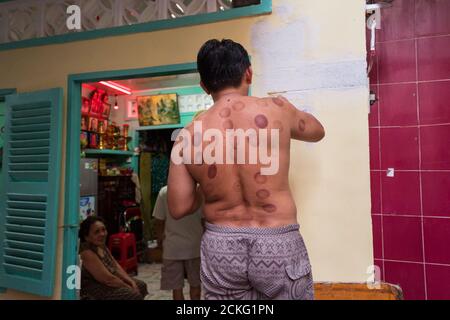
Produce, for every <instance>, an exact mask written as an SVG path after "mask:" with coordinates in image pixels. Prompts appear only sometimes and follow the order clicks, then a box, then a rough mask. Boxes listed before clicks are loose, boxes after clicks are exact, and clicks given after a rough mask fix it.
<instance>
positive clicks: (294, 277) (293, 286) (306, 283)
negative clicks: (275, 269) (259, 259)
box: [285, 259, 314, 300]
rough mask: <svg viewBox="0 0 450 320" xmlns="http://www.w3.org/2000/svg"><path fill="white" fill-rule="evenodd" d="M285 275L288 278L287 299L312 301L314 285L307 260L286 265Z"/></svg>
mask: <svg viewBox="0 0 450 320" xmlns="http://www.w3.org/2000/svg"><path fill="white" fill-rule="evenodd" d="M285 269H286V273H287V275H288V277H289V278H290V280H291V281H290V288H289V299H292V300H313V299H314V284H313V279H312V273H311V264H310V263H309V261H308V260H307V259H305V260H302V261H296V262H293V263H291V264H288V265H286V267H285Z"/></svg>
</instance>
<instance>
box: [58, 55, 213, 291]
mask: <svg viewBox="0 0 450 320" xmlns="http://www.w3.org/2000/svg"><path fill="white" fill-rule="evenodd" d="M199 82H200V80H199V75H198V74H197V70H196V65H195V63H189V64H180V65H169V66H160V67H152V68H145V69H133V70H120V71H108V72H95V73H88V74H79V75H70V76H69V83H68V117H67V130H68V131H67V153H66V155H67V158H66V184H65V188H66V189H65V190H66V191H65V193H66V199H65V223H64V225H65V230H64V253H63V281H62V298H63V299H78V298H79V289H80V288H79V286H78V287H75V288H74V287H73V286H70V281H71V275H72V274H71V273H70V272H68V270H78V271H80V270H79V268H78V269H77V268H73V266H79V256H78V249H79V239H78V231H79V226H80V222H81V221H83V220H84V219H86V218H87V217H88V216H91V215H97V216H100V217H102V218H103V220H104V221H105V226H106V229H107V232H108V236H107V237H106V238H105V245H106V246H107V248H109V249H110V251H111V253H112V255H113V256H114V257H115V259H116V260H117V261H120V265H121V266H122V267H123V269H124V270H125V271H126V272H127V273H129V274H130V275H137V276H138V277H139V276H140V274H141V276H144V275H143V274H142V272H140V270H139V269H140V268H139V266H144V264H145V263H147V262H158V260H159V259H161V253H160V252H158V248H157V243H156V230H155V221H154V219H153V218H152V211H153V206H154V203H155V200H156V196H157V194H158V191H159V190H160V189H161V188H162V187H163V186H164V185H165V184H166V182H167V174H168V164H169V158H170V151H171V148H172V145H173V141H171V137H172V133H173V131H174V130H176V129H179V128H182V127H184V126H185V125H186V124H187V123H189V122H190V121H191V120H192V118H193V116H194V114H195V113H196V112H197V111H200V110H205V109H207V108H208V107H209V106H211V105H212V99H211V98H210V97H209V96H208V95H206V94H205V93H204V92H203V90H202V89H201V87H200V85H199ZM149 159H150V160H149ZM152 159H153V161H152ZM149 176H152V177H153V179H147V177H149ZM150 181H151V182H150ZM124 235H125V236H127V237H128V236H130V235H132V236H130V237H132V238H133V239H134V240H133V243H134V245H133V247H134V248H133V250H131V251H130V250H125V251H123V250H121V248H120V245H119V243H120V239H121V237H123V236H124ZM142 270H144V272H148V271H149V270H150V271H151V272H155V268H154V267H153V268H146V267H145V266H144V268H143V269H142ZM142 270H141V271H142ZM157 271H158V272H159V269H158V270H157ZM72 278H73V277H72ZM153 278H155V277H153ZM157 285H158V286H159V283H158V284H157ZM149 291H150V290H149ZM158 291H159V288H158ZM167 294H168V295H169V296H170V294H171V293H170V292H168V293H167Z"/></svg>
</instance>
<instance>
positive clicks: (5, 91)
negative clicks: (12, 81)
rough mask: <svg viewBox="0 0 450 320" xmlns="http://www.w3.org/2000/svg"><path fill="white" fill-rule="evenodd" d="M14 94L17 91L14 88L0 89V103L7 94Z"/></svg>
mask: <svg viewBox="0 0 450 320" xmlns="http://www.w3.org/2000/svg"><path fill="white" fill-rule="evenodd" d="M16 92H17V90H16V89H14V88H9V89H0V102H4V101H5V96H7V95H8V94H14V93H16Z"/></svg>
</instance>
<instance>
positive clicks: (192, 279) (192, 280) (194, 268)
mask: <svg viewBox="0 0 450 320" xmlns="http://www.w3.org/2000/svg"><path fill="white" fill-rule="evenodd" d="M184 267H185V270H186V274H187V278H188V282H189V295H190V297H191V300H200V299H201V295H202V289H201V282H200V258H195V259H190V260H185V261H184Z"/></svg>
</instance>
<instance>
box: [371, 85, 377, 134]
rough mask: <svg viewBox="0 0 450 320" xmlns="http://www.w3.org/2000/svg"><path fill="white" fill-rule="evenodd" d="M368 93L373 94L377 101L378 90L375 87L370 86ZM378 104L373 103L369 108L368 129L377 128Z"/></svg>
mask: <svg viewBox="0 0 450 320" xmlns="http://www.w3.org/2000/svg"><path fill="white" fill-rule="evenodd" d="M370 91H372V92H374V93H375V95H376V97H377V99H379V95H378V89H377V86H370ZM378 109H379V102H378V101H377V102H375V103H374V104H373V105H371V106H370V112H369V127H378V126H379V122H378V112H379V110H378Z"/></svg>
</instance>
